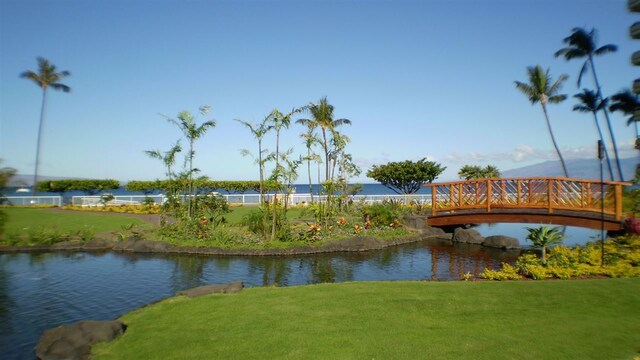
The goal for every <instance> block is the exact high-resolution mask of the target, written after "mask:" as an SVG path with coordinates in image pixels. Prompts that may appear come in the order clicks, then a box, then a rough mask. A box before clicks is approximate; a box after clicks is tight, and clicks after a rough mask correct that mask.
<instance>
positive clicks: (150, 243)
mask: <svg viewBox="0 0 640 360" xmlns="http://www.w3.org/2000/svg"><path fill="white" fill-rule="evenodd" d="M429 239H441V240H447V241H449V240H450V238H449V237H447V236H446V235H445V236H443V235H429V234H424V233H416V234H411V235H409V236H406V237H403V238H400V239H394V240H382V239H377V238H373V237H361V236H355V237H352V238H348V239H345V240H340V241H330V242H327V243H325V244H323V245H320V246H299V247H293V248H285V249H283V248H267V249H225V248H219V247H194V246H175V245H170V244H168V243H166V242H162V241H157V240H144V239H139V238H136V237H129V238H127V239H124V240H122V241H116V240H109V239H94V240H91V241H88V242H81V241H67V242H60V243H57V244H53V245H35V246H0V254H12V253H33V252H106V251H110V252H114V253H145V254H188V255H211V256H291V255H314V254H326V253H334V252H364V251H375V250H381V249H384V248H387V247H392V246H398V245H404V244H410V243H415V242H419V241H423V240H429Z"/></svg>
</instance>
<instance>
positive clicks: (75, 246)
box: [51, 240, 84, 250]
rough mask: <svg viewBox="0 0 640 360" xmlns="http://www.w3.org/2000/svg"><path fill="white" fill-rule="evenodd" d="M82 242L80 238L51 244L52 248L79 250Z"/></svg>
mask: <svg viewBox="0 0 640 360" xmlns="http://www.w3.org/2000/svg"><path fill="white" fill-rule="evenodd" d="M82 246H84V243H83V242H82V241H80V240H70V241H61V242H59V243H55V244H53V245H51V249H52V250H81V249H82Z"/></svg>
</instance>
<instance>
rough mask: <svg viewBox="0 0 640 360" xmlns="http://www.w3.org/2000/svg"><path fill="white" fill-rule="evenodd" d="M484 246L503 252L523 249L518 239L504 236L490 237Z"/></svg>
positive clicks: (486, 239)
mask: <svg viewBox="0 0 640 360" xmlns="http://www.w3.org/2000/svg"><path fill="white" fill-rule="evenodd" d="M482 245H484V246H488V247H494V248H498V249H503V250H509V249H521V248H522V246H521V245H520V242H519V241H518V239H516V238H514V237H510V236H503V235H494V236H488V237H486V238H485V239H484V243H482Z"/></svg>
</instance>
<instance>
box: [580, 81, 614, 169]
mask: <svg viewBox="0 0 640 360" xmlns="http://www.w3.org/2000/svg"><path fill="white" fill-rule="evenodd" d="M573 97H575V98H578V99H580V102H581V103H580V104H577V105H575V106H574V107H573V111H580V112H590V113H592V114H593V120H594V121H595V123H596V128H597V129H598V136H599V137H600V141H601V142H602V144H604V143H605V142H604V137H603V136H602V130H601V129H600V122H599V121H598V111H600V110H602V109H603V108H604V107H606V106H607V101H608V99H604V100H601V99H600V98H599V97H598V95H597V94H596V93H595V92H594V91H592V90H587V89H584V90H582V92H581V93H579V94H575V95H574V96H573ZM603 148H604V155H605V157H606V158H607V165H608V166H609V176H611V180H614V177H613V168H612V167H611V158H610V157H609V151H608V150H607V147H606V146H603Z"/></svg>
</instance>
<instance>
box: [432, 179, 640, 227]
mask: <svg viewBox="0 0 640 360" xmlns="http://www.w3.org/2000/svg"><path fill="white" fill-rule="evenodd" d="M628 185H631V184H630V183H625V182H616V181H605V182H599V181H595V180H582V179H571V178H562V177H552V178H543V177H536V178H510V179H480V180H469V181H457V182H448V183H435V184H426V185H424V186H426V187H430V188H431V196H432V200H431V216H438V215H444V214H445V213H449V214H451V213H455V212H456V211H458V210H466V211H467V212H473V211H470V210H476V212H478V213H491V212H492V211H495V209H501V210H503V209H514V210H517V209H520V210H522V212H526V210H528V209H530V210H531V213H538V214H539V213H540V212H541V209H542V210H544V211H542V212H544V213H546V214H554V212H557V211H558V210H562V212H565V211H576V212H583V213H591V214H593V213H597V214H601V213H604V214H606V215H609V216H611V217H613V218H614V219H615V220H616V221H620V220H622V217H623V213H622V187H623V186H628Z"/></svg>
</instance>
